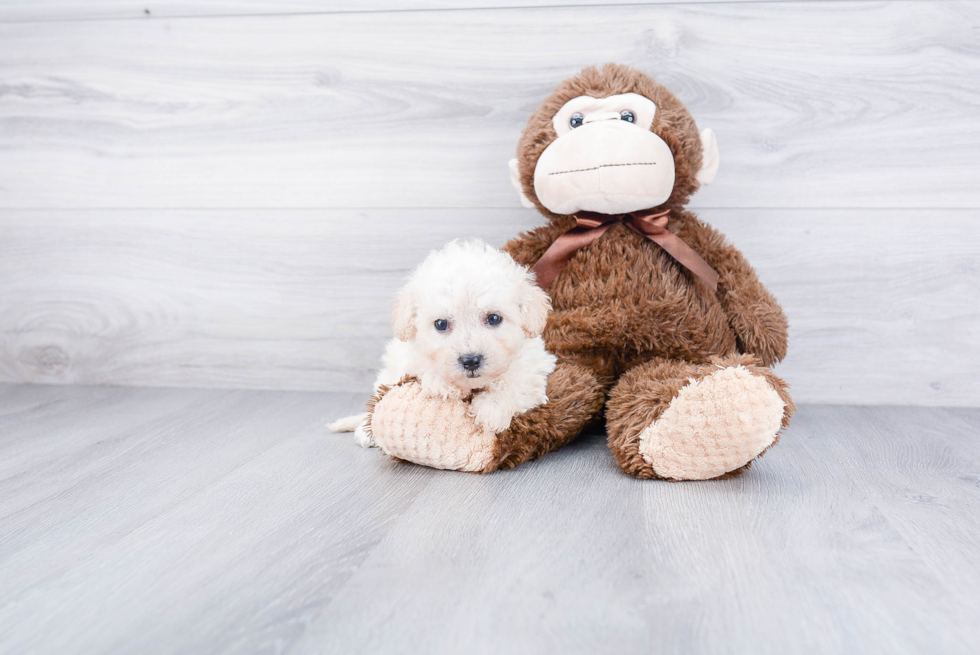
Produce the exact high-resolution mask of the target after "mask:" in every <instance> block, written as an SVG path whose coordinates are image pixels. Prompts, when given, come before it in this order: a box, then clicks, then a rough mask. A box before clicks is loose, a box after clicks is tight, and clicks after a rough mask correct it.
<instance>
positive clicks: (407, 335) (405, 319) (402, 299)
mask: <svg viewBox="0 0 980 655" xmlns="http://www.w3.org/2000/svg"><path fill="white" fill-rule="evenodd" d="M416 311H417V307H416V305H415V294H414V293H412V289H411V287H410V286H409V285H406V286H405V287H403V288H402V290H401V291H399V292H398V297H396V298H395V307H394V309H392V310H391V325H392V327H393V328H394V329H395V338H396V339H398V340H399V341H411V340H412V339H414V338H415V333H416V329H415V314H416Z"/></svg>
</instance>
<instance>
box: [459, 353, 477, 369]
mask: <svg viewBox="0 0 980 655" xmlns="http://www.w3.org/2000/svg"><path fill="white" fill-rule="evenodd" d="M459 363H460V364H462V365H463V368H465V369H466V370H467V371H475V370H476V369H478V368H480V364H482V363H483V355H463V356H462V357H460V358H459Z"/></svg>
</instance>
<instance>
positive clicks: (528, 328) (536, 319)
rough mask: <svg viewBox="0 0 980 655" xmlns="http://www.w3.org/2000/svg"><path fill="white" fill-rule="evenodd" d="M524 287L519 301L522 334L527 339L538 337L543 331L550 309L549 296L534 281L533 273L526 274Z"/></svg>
mask: <svg viewBox="0 0 980 655" xmlns="http://www.w3.org/2000/svg"><path fill="white" fill-rule="evenodd" d="M524 287H525V288H524V293H523V294H522V297H521V302H520V308H521V323H522V324H523V325H522V327H523V328H524V335H525V336H526V337H527V338H528V339H533V338H534V337H540V336H541V333H542V332H544V326H545V323H547V322H548V312H550V311H551V298H550V297H549V296H548V294H547V293H546V292H545V291H544V289H542V288H541V287H539V286H538V285H537V284H535V283H534V277H533V275H529V276H528V281H527V283H526V284H525V285H524Z"/></svg>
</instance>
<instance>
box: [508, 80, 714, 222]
mask: <svg viewBox="0 0 980 655" xmlns="http://www.w3.org/2000/svg"><path fill="white" fill-rule="evenodd" d="M577 91H578V92H581V91H585V93H576V92H577ZM638 91H641V92H642V93H640V92H638ZM573 94H574V95H573ZM518 155H519V157H520V158H519V159H516V160H513V161H512V162H511V174H512V178H513V180H514V183H515V185H516V186H517V187H518V189H519V190H521V191H522V195H523V196H525V201H526V202H525V204H526V205H527V206H538V207H539V209H543V210H545V211H546V213H549V214H553V215H559V216H560V215H569V214H574V213H576V212H582V211H589V212H597V213H601V214H625V213H628V212H633V211H639V210H644V209H654V208H657V207H660V206H663V205H664V204H665V203H668V201H671V203H672V204H674V205H677V204H683V202H685V201H686V200H687V197H688V196H689V195H690V194H691V193H693V191H694V190H696V189H697V187H698V186H699V185H700V184H702V183H706V182H708V181H710V179H711V178H712V177H713V176H714V173H715V171H716V170H717V166H718V151H717V146H716V143H715V140H714V135H713V134H712V133H711V131H710V130H705V131H704V132H703V133H701V134H698V131H697V128H696V126H695V125H694V120H693V119H692V118H691V117H690V115H689V114H688V113H687V110H686V109H684V107H683V105H681V103H680V102H679V101H678V100H677V99H676V98H675V97H674V96H673V95H672V94H671V93H670V92H669V91H667V90H666V89H664V88H663V87H662V86H660V85H659V84H657V83H656V82H654V81H653V80H652V79H651V78H649V77H647V76H646V75H643V74H642V73H639V72H638V71H634V70H632V69H629V68H626V67H624V66H616V65H607V66H605V67H604V68H603V69H602V70H601V71H599V70H597V69H594V68H593V69H586V70H585V71H583V72H582V73H581V74H580V75H579V76H577V77H575V78H573V79H571V80H568V81H566V82H565V83H564V84H563V85H561V86H559V88H558V89H557V90H556V91H555V93H553V94H552V96H551V97H549V98H548V99H547V100H545V102H544V104H543V105H542V107H541V108H540V109H539V110H538V112H537V113H536V114H535V115H534V116H532V118H531V120H530V121H529V123H528V127H527V129H526V130H525V132H524V136H523V137H522V139H521V145H520V147H519V149H518Z"/></svg>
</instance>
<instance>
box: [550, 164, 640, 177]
mask: <svg viewBox="0 0 980 655" xmlns="http://www.w3.org/2000/svg"><path fill="white" fill-rule="evenodd" d="M656 165H657V162H655V161H638V162H633V163H630V164H599V165H598V166H593V167H592V168H576V169H573V170H570V171H555V172H554V173H548V175H565V174H566V173H584V172H586V171H597V170H599V169H600V168H612V167H613V166H656Z"/></svg>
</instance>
